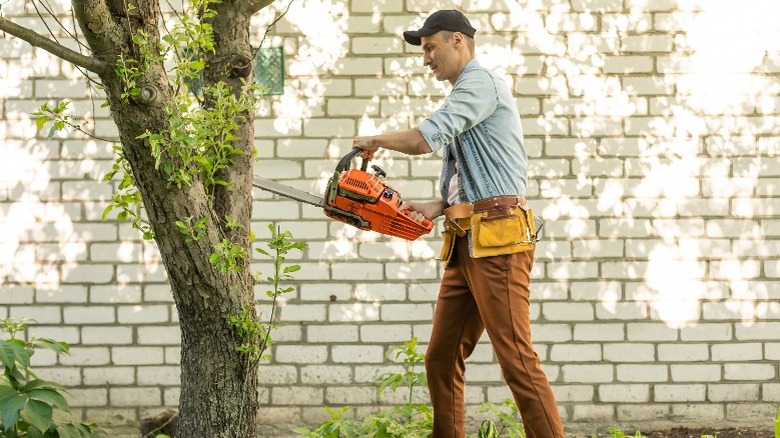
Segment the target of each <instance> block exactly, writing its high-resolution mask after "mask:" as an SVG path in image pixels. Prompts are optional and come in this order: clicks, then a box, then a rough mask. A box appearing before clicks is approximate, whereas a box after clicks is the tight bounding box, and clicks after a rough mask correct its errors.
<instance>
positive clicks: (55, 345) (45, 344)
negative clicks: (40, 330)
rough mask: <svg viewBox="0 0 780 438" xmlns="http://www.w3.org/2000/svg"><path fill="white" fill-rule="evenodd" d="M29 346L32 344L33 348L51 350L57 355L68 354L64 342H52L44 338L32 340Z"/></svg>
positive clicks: (67, 348) (66, 345)
mask: <svg viewBox="0 0 780 438" xmlns="http://www.w3.org/2000/svg"><path fill="white" fill-rule="evenodd" d="M30 344H32V345H33V346H35V347H40V348H45V349H47V350H51V351H53V352H55V353H57V354H68V352H69V351H70V350H69V347H68V344H66V343H65V342H58V341H53V340H51V339H46V338H34V339H33V340H31V341H30Z"/></svg>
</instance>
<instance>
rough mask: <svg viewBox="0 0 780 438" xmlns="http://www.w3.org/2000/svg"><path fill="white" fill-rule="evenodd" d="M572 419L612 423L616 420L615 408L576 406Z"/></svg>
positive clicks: (599, 405)
mask: <svg viewBox="0 0 780 438" xmlns="http://www.w3.org/2000/svg"><path fill="white" fill-rule="evenodd" d="M571 419H572V420H574V421H587V422H595V421H599V422H611V421H613V420H614V419H615V407H614V406H612V405H604V404H598V405H589V404H580V403H578V404H576V405H574V413H573V415H572V417H571Z"/></svg>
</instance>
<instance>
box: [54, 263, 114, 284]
mask: <svg viewBox="0 0 780 438" xmlns="http://www.w3.org/2000/svg"><path fill="white" fill-rule="evenodd" d="M113 280H114V266H113V265H105V264H103V265H63V266H62V282H63V283H90V284H101V283H109V282H111V281H113Z"/></svg>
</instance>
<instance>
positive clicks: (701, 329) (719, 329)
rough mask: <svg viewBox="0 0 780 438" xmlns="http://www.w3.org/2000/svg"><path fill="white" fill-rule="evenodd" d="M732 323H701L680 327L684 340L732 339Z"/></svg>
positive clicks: (681, 337)
mask: <svg viewBox="0 0 780 438" xmlns="http://www.w3.org/2000/svg"><path fill="white" fill-rule="evenodd" d="M732 336H733V335H732V328H731V324H718V323H715V324H706V323H705V324H699V325H696V326H690V327H683V328H681V329H680V340H682V341H699V342H701V341H729V340H731V339H732Z"/></svg>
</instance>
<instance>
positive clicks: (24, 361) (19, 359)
mask: <svg viewBox="0 0 780 438" xmlns="http://www.w3.org/2000/svg"><path fill="white" fill-rule="evenodd" d="M19 342H20V341H13V340H9V341H2V342H0V362H2V363H3V365H5V366H6V367H8V368H14V367H15V366H16V365H15V364H16V363H18V364H20V365H22V367H23V368H29V367H30V353H29V352H28V351H27V349H26V348H25V347H24V345H23V344H20V343H19Z"/></svg>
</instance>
